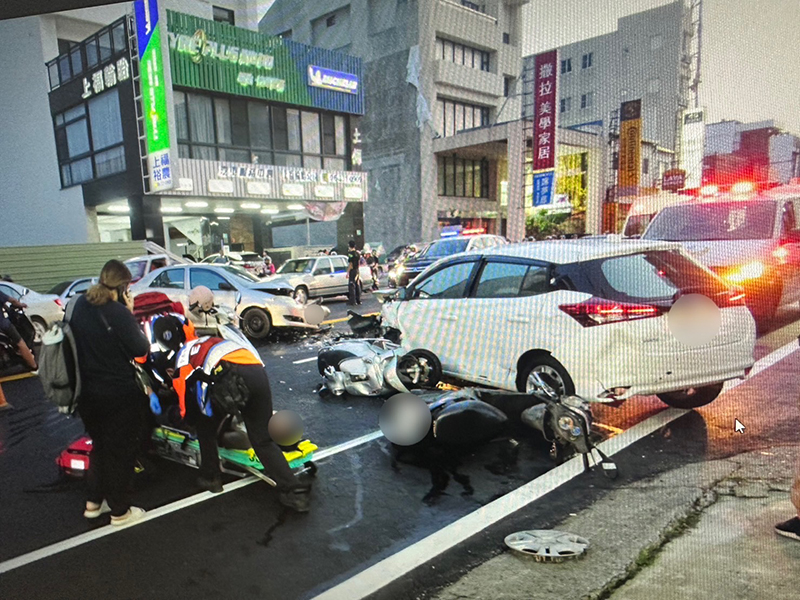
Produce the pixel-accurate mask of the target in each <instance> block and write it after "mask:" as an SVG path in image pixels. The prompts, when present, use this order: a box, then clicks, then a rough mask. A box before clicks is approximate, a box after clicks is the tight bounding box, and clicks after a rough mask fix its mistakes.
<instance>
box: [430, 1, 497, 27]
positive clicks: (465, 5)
mask: <svg viewBox="0 0 800 600" xmlns="http://www.w3.org/2000/svg"><path fill="white" fill-rule="evenodd" d="M439 2H441V3H442V4H447V5H450V6H453V7H458V8H459V9H461V10H464V11H466V12H470V13H473V14H474V15H476V16H479V17H481V18H483V19H487V20H489V21H491V22H492V23H495V24H497V19H496V18H494V17H493V16H492V15H490V14H488V13H487V12H486V5H485V4H480V3H478V2H471V1H470V0H439Z"/></svg>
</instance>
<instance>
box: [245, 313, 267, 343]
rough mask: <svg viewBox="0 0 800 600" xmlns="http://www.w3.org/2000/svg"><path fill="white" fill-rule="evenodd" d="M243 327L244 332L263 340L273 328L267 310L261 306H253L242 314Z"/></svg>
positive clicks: (255, 338)
mask: <svg viewBox="0 0 800 600" xmlns="http://www.w3.org/2000/svg"><path fill="white" fill-rule="evenodd" d="M242 329H244V334H245V335H246V336H247V337H249V338H252V339H254V340H263V339H264V338H265V337H267V336H268V335H269V332H270V330H271V329H272V322H271V321H270V318H269V314H268V313H267V311H265V310H263V309H261V308H251V309H249V310H248V311H247V312H246V313H244V315H242Z"/></svg>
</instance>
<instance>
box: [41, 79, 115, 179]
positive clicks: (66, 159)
mask: <svg viewBox="0 0 800 600" xmlns="http://www.w3.org/2000/svg"><path fill="white" fill-rule="evenodd" d="M90 131H91V136H90V134H89V132H90ZM55 136H56V152H57V154H58V162H59V168H60V171H61V186H62V187H65V188H66V187H70V186H73V185H77V184H79V183H83V182H86V181H90V180H92V179H97V178H100V177H106V176H107V175H113V174H114V173H120V172H122V171H124V170H125V168H126V164H125V149H124V145H123V136H122V116H121V114H120V107H119V95H118V92H117V90H116V89H112V90H111V91H108V92H105V93H103V94H100V95H98V96H94V97H93V98H92V99H91V100H89V102H88V103H86V104H80V105H78V106H76V107H73V108H71V109H69V110H67V111H65V112H63V113H59V114H57V115H55Z"/></svg>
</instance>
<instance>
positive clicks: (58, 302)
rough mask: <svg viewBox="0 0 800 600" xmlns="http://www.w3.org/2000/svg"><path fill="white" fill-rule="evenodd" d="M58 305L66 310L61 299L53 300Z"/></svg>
mask: <svg viewBox="0 0 800 600" xmlns="http://www.w3.org/2000/svg"><path fill="white" fill-rule="evenodd" d="M53 302H55V303H56V304H58V305H59V306H60V307H61V308H64V303H63V302H62V301H61V298H56V299H55V300H53Z"/></svg>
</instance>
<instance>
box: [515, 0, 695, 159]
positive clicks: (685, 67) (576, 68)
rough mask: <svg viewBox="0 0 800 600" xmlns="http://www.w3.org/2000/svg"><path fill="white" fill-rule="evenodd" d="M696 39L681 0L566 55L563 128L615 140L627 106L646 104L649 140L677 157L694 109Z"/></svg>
mask: <svg viewBox="0 0 800 600" xmlns="http://www.w3.org/2000/svg"><path fill="white" fill-rule="evenodd" d="M692 32H693V26H692V22H691V11H689V10H688V9H687V8H686V6H685V4H684V2H683V0H678V1H677V2H672V3H671V4H666V5H664V6H660V7H658V8H654V9H652V10H647V11H643V12H640V13H636V14H632V15H629V16H627V17H623V18H621V19H619V21H618V25H617V29H616V31H613V32H611V33H608V34H605V35H601V36H597V37H594V38H590V39H587V40H582V41H579V42H575V43H572V44H568V45H565V46H562V47H560V48H558V51H559V61H560V64H559V71H560V77H559V96H560V98H559V119H560V122H561V126H562V127H569V128H575V129H582V130H586V131H596V132H600V133H605V134H608V133H609V132H611V133H614V132H615V131H616V130H617V129H618V127H619V109H620V105H621V104H622V103H623V102H626V101H628V100H637V99H641V101H642V125H643V131H642V138H643V139H644V140H647V141H649V142H652V143H653V144H655V145H657V146H661V147H663V148H666V149H668V150H676V130H677V129H678V124H679V123H680V116H681V113H682V111H683V110H685V109H686V108H687V107H688V105H689V85H690V84H691V81H690V78H691V56H690V52H691V40H692ZM526 60H528V61H530V60H532V57H526Z"/></svg>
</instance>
